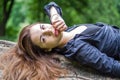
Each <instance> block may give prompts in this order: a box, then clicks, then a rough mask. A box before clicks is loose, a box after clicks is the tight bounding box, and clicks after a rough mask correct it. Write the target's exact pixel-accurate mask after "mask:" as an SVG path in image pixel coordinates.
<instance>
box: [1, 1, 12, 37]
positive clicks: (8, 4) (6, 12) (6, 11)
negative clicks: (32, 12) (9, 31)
mask: <svg viewBox="0 0 120 80" xmlns="http://www.w3.org/2000/svg"><path fill="white" fill-rule="evenodd" d="M13 4H14V0H4V1H3V7H2V8H3V13H2V15H1V16H2V20H1V21H0V36H5V27H6V24H7V21H8V19H9V17H10V13H11V10H12V7H13Z"/></svg>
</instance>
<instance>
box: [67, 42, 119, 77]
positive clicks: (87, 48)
mask: <svg viewBox="0 0 120 80" xmlns="http://www.w3.org/2000/svg"><path fill="white" fill-rule="evenodd" d="M76 42H79V44H77V43H76V44H74V46H73V47H71V48H72V50H71V49H70V50H71V52H70V50H69V52H68V54H66V56H67V57H69V58H73V59H75V60H77V61H78V62H79V63H80V64H86V65H89V66H90V67H92V68H95V69H97V70H98V71H100V72H102V73H107V74H109V75H111V76H115V77H120V63H119V62H118V61H117V60H114V59H113V58H112V57H108V56H107V55H106V54H105V53H102V52H101V51H99V50H98V49H97V48H96V47H94V46H92V45H90V44H89V43H87V42H84V41H81V40H80V41H76ZM69 53H71V54H69ZM72 53H74V54H72Z"/></svg>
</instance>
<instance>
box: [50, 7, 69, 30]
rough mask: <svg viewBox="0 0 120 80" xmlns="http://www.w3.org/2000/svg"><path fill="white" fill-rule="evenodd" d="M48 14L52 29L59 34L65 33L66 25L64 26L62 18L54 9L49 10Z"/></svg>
mask: <svg viewBox="0 0 120 80" xmlns="http://www.w3.org/2000/svg"><path fill="white" fill-rule="evenodd" d="M50 13H51V17H50V20H51V24H52V25H53V27H54V28H55V29H57V30H58V31H60V32H62V31H65V30H66V29H67V25H66V24H65V22H64V20H63V18H62V17H61V16H60V15H59V14H58V13H57V11H56V9H55V8H54V7H52V8H51V10H50Z"/></svg>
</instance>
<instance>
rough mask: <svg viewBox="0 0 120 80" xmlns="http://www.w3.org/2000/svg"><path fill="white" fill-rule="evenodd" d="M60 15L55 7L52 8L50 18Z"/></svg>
mask: <svg viewBox="0 0 120 80" xmlns="http://www.w3.org/2000/svg"><path fill="white" fill-rule="evenodd" d="M57 14H58V12H57V10H56V9H55V7H54V6H53V7H51V9H50V17H52V16H54V15H57Z"/></svg>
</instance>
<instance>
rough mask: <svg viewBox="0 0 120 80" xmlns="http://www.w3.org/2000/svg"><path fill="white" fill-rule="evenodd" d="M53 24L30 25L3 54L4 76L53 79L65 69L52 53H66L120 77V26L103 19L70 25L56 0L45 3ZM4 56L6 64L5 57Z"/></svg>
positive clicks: (8, 79)
mask: <svg viewBox="0 0 120 80" xmlns="http://www.w3.org/2000/svg"><path fill="white" fill-rule="evenodd" d="M45 10H46V13H47V14H48V16H49V17H50V20H51V24H46V23H36V24H32V25H29V26H27V27H25V28H23V30H22V31H21V33H20V36H19V39H18V43H17V45H16V46H15V48H14V49H13V50H11V51H9V52H8V53H6V54H3V55H2V56H1V63H3V66H4V75H3V76H4V77H3V78H4V79H5V80H50V79H51V80H53V79H55V78H56V77H59V76H60V75H61V74H63V73H65V71H64V69H62V68H60V67H59V65H57V64H55V62H54V61H53V60H52V56H51V54H52V53H54V52H55V53H56V52H57V53H59V54H62V55H65V56H66V57H67V58H69V59H71V60H74V61H77V62H78V64H85V65H88V66H90V67H92V68H94V69H96V70H98V71H99V72H101V73H105V74H108V75H111V76H114V77H120V63H119V61H118V60H120V29H119V28H117V27H115V26H110V25H107V24H103V23H96V24H80V25H74V26H73V27H71V28H67V25H66V24H65V22H64V20H63V19H62V17H61V16H62V15H61V9H60V7H59V6H58V5H56V4H55V3H54V2H52V3H50V4H48V5H46V6H45ZM4 58H6V60H7V64H4V61H2V60H3V59H4Z"/></svg>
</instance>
